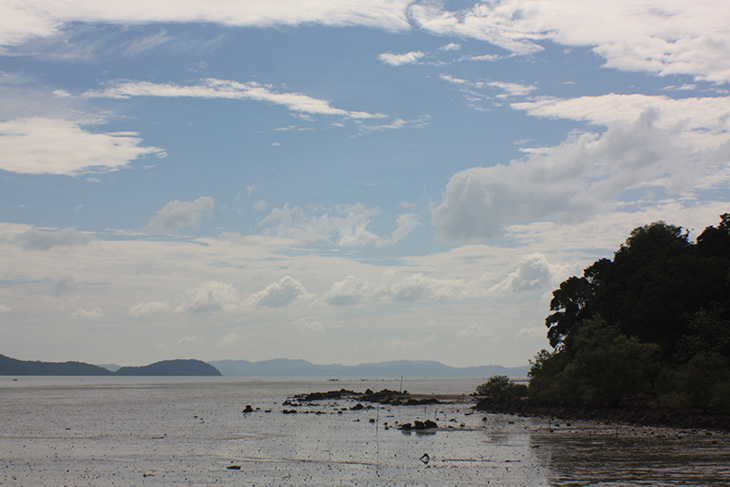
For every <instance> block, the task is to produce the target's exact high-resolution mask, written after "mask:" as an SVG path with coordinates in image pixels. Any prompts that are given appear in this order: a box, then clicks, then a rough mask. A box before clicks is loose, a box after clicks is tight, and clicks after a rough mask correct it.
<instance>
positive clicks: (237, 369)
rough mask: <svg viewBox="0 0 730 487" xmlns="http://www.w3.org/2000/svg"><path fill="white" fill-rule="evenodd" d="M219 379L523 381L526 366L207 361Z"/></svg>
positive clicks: (411, 361) (402, 361) (420, 362)
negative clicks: (496, 378) (497, 377)
mask: <svg viewBox="0 0 730 487" xmlns="http://www.w3.org/2000/svg"><path fill="white" fill-rule="evenodd" d="M210 363H211V364H212V365H214V366H215V367H216V368H217V369H218V370H220V371H221V372H222V373H223V375H226V376H244V377H331V378H338V377H400V376H406V377H489V376H492V375H506V376H508V377H512V378H524V377H527V372H528V369H529V366H527V365H525V366H522V367H502V366H500V365H484V366H480V367H451V366H448V365H444V364H442V363H440V362H435V361H430V360H420V361H414V360H397V361H392V362H378V363H367V364H360V365H340V364H333V365H317V364H313V363H311V362H308V361H306V360H290V359H282V358H279V359H273V360H264V361H261V362H249V361H247V360H218V361H211V362H210Z"/></svg>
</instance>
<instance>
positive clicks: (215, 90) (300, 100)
mask: <svg viewBox="0 0 730 487" xmlns="http://www.w3.org/2000/svg"><path fill="white" fill-rule="evenodd" d="M84 96H85V97H90V98H131V97H136V96H154V97H167V98H223V99H231V100H253V101H262V102H267V103H273V104H275V105H281V106H284V107H286V108H287V109H288V110H290V111H292V112H296V113H302V114H307V115H333V116H339V117H345V118H351V119H370V118H385V117H386V115H384V114H382V113H367V112H359V111H350V110H343V109H341V108H335V107H333V106H332V105H330V102H329V101H327V100H320V99H317V98H312V97H310V96H307V95H303V94H301V93H281V92H277V91H275V89H274V87H273V86H272V85H265V84H261V83H258V82H256V81H249V82H247V83H239V82H236V81H227V80H220V79H205V80H202V81H201V82H200V83H199V84H197V85H178V84H174V83H166V84H165V83H150V82H147V81H117V82H112V83H110V84H109V86H108V87H107V88H105V89H103V90H91V91H87V92H86V93H84Z"/></svg>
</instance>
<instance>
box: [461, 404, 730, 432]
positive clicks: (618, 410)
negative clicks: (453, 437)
mask: <svg viewBox="0 0 730 487" xmlns="http://www.w3.org/2000/svg"><path fill="white" fill-rule="evenodd" d="M474 410H475V411H480V412H484V413H496V414H511V415H514V416H522V417H525V416H526V417H548V418H559V419H563V420H569V419H572V420H585V421H595V422H602V423H623V424H631V425H637V426H657V427H670V428H681V429H704V430H716V431H723V432H730V415H728V414H719V413H708V412H705V411H702V410H696V409H692V410H675V409H659V408H642V407H608V406H570V405H557V404H545V403H538V402H535V401H531V400H529V399H514V400H504V399H489V398H481V399H479V400H478V402H477V404H476V405H475V406H474Z"/></svg>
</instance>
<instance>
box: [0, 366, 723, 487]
mask: <svg viewBox="0 0 730 487" xmlns="http://www.w3.org/2000/svg"><path fill="white" fill-rule="evenodd" d="M480 382H482V380H481V379H421V380H415V379H407V378H406V379H404V381H403V385H402V387H403V388H404V389H407V390H409V392H411V393H436V394H465V395H467V396H468V394H469V393H471V392H472V391H474V388H475V387H476V385H478V384H479V383H480ZM343 387H344V388H347V389H354V390H358V391H364V390H365V389H367V388H370V389H372V390H380V389H383V388H389V389H396V390H397V389H399V388H400V387H401V384H400V379H398V380H392V381H382V380H368V381H344V380H341V381H339V382H330V381H327V380H323V379H278V380H271V379H250V378H231V377H221V378H205V379H200V378H170V379H167V378H159V377H154V378H133V377H114V378H92V377H56V378H54V377H27V378H26V377H21V378H19V380H18V381H17V382H12V380H11V378H10V377H0V485H19V486H20V485H22V486H63V485H87V486H112V485H115V486H132V485H135V486H136V485H150V486H157V485H170V486H173V485H175V486H178V485H236V486H239V485H241V486H248V485H251V486H277V485H282V486H304V485H306V486H331V485H360V486H380V485H388V486H426V485H428V486H451V485H453V486H483V485H497V486H541V485H571V486H573V485H603V486H631V485H671V486H686V485H711V486H726V485H730V466H729V465H730V442H729V441H728V440H729V437H728V436H727V435H725V434H721V433H716V432H712V433H710V432H705V431H689V430H675V429H663V428H632V427H629V426H619V427H616V426H612V425H601V424H595V423H588V422H572V423H569V424H568V423H562V424H557V425H556V423H555V421H552V422H551V423H550V424H548V422H547V420H543V419H539V418H531V419H526V418H517V417H512V416H507V415H484V414H479V413H473V412H472V410H471V408H470V407H469V404H464V403H461V404H439V405H428V406H410V407H407V406H398V407H390V406H387V407H385V406H381V407H376V408H374V409H364V410H359V411H352V410H349V408H350V407H352V406H353V403H352V402H349V401H345V400H336V401H323V402H321V403H318V404H312V405H302V406H300V407H298V408H296V409H297V410H298V413H297V414H282V410H283V409H291V408H290V407H289V406H283V405H282V403H283V402H284V401H285V400H286V399H287V398H289V397H290V396H292V395H294V394H298V393H305V392H312V391H324V390H331V389H340V388H343ZM466 399H467V400H468V397H466ZM248 404H250V405H251V406H252V407H253V408H260V409H259V410H258V411H256V412H254V413H249V414H243V413H242V410H243V409H244V407H245V406H246V405H248ZM343 409H344V410H343ZM266 411H270V412H266ZM317 412H319V413H320V414H316V413H317ZM425 419H431V420H434V421H436V422H437V423H438V424H439V429H438V430H437V431H436V432H433V433H430V434H416V433H410V434H408V433H404V432H402V431H400V430H397V429H395V428H394V427H393V426H394V425H395V424H396V423H405V422H412V421H414V420H425ZM426 455H427V456H426ZM231 466H238V467H240V469H236V470H233V469H229V468H228V467H231Z"/></svg>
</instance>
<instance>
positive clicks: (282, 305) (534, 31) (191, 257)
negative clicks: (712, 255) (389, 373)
mask: <svg viewBox="0 0 730 487" xmlns="http://www.w3.org/2000/svg"><path fill="white" fill-rule="evenodd" d="M728 90H730V3H728V2H726V1H721V0H704V1H702V0H698V1H695V2H687V1H676V0H661V1H659V0H612V1H611V2H604V1H601V2H598V1H589V0H551V1H550V2H546V1H540V0H493V1H474V0H459V1H446V2H439V1H421V0H419V1H409V0H350V1H344V0H319V1H317V2H311V1H302V0H278V1H276V2H271V1H268V0H241V1H230V0H204V1H203V0H184V1H183V0H155V1H154V2H149V1H145V2H142V1H140V0H124V1H119V0H110V1H106V2H88V1H81V0H6V1H3V2H2V3H1V4H0V353H2V354H5V355H9V356H12V357H16V358H20V359H26V360H49V361H66V360H80V361H86V362H91V363H117V364H121V365H142V364H147V363H151V362H155V361H158V360H165V359H172V358H197V359H201V360H221V359H244V360H252V361H258V360H267V359H273V358H292V359H305V360H309V361H311V362H314V363H319V364H332V363H341V364H347V365H354V364H359V363H366V362H380V361H388V360H400V359H408V360H438V361H441V362H443V363H445V364H448V365H452V366H458V367H463V366H471V365H487V364H499V365H505V366H520V365H526V364H527V363H528V361H529V360H530V359H531V358H533V357H534V355H535V354H536V353H537V352H538V351H539V350H540V349H542V348H549V345H548V342H547V340H546V338H545V335H546V331H547V330H546V328H545V324H544V323H545V317H546V316H547V315H548V314H549V313H550V310H549V302H550V298H551V294H552V291H553V290H554V289H556V288H557V286H558V285H559V284H560V282H562V281H563V280H565V279H567V278H568V277H570V276H572V275H579V274H580V273H581V272H582V269H583V268H585V267H587V266H588V265H590V264H591V263H592V262H594V261H595V260H597V259H599V258H603V257H608V258H611V257H612V255H613V253H614V252H615V251H616V250H617V249H618V248H619V247H620V245H621V244H622V243H623V242H624V240H625V239H626V237H627V236H628V235H629V233H630V232H631V230H632V229H634V228H636V227H639V226H642V225H645V224H648V223H651V222H655V221H659V220H663V221H665V222H667V223H671V224H675V225H680V226H682V227H683V228H685V229H687V230H689V232H690V238H691V239H694V238H695V237H696V236H697V235H698V234H699V233H701V231H702V230H703V229H704V228H705V227H706V226H708V225H715V224H717V223H718V222H719V215H720V214H722V213H725V212H728V211H730V191H729V187H728V184H729V183H730V136H729V135H728V130H729V129H730V118H729V117H730V92H729V91H728Z"/></svg>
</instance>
